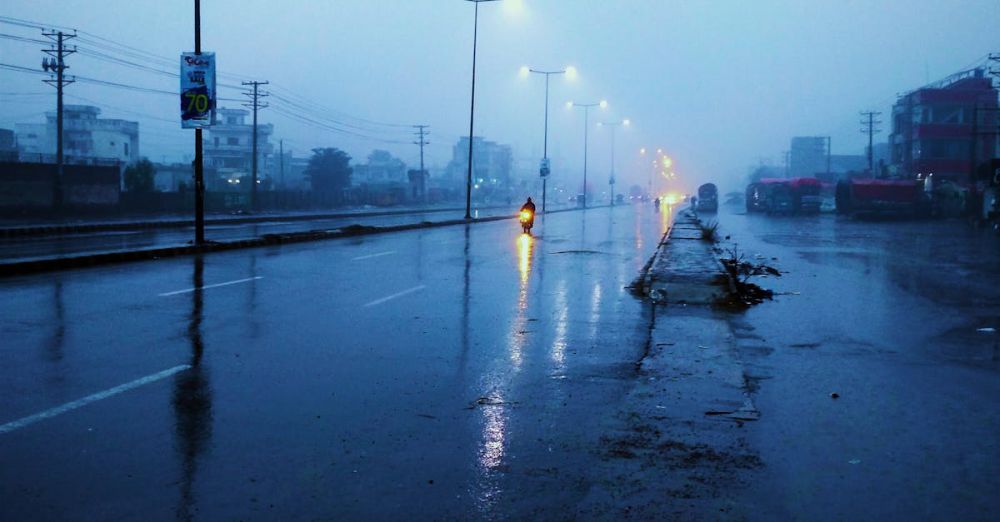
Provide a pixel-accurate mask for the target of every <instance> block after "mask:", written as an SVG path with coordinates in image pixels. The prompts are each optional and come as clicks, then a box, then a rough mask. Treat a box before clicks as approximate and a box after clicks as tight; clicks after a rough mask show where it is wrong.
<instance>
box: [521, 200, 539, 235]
mask: <svg viewBox="0 0 1000 522" xmlns="http://www.w3.org/2000/svg"><path fill="white" fill-rule="evenodd" d="M518 214H519V215H520V221H521V228H522V229H523V230H524V233H525V234H530V233H531V227H533V226H535V203H534V202H532V201H531V198H528V201H526V202H525V203H524V205H521V210H520V212H519V213H518Z"/></svg>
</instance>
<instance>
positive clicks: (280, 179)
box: [278, 139, 285, 190]
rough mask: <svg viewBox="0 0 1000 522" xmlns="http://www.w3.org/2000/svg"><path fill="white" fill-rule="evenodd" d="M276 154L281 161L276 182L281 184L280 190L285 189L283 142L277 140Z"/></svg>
mask: <svg viewBox="0 0 1000 522" xmlns="http://www.w3.org/2000/svg"><path fill="white" fill-rule="evenodd" d="M278 154H279V155H280V157H281V159H280V160H279V163H278V172H279V174H278V182H279V183H281V189H282V190H284V189H285V140H284V139H282V140H278Z"/></svg>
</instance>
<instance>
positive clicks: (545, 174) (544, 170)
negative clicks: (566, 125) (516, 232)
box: [522, 67, 576, 214]
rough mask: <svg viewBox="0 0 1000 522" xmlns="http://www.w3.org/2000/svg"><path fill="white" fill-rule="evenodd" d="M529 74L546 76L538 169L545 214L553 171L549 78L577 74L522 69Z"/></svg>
mask: <svg viewBox="0 0 1000 522" xmlns="http://www.w3.org/2000/svg"><path fill="white" fill-rule="evenodd" d="M523 72H527V73H528V74H541V75H544V76H545V133H544V136H545V137H544V145H543V147H542V165H541V167H540V168H539V169H538V173H539V175H541V178H542V213H543V214H544V213H545V200H546V189H547V182H548V178H549V173H551V169H550V168H549V77H550V76H552V75H553V74H566V75H567V76H570V77H572V76H573V75H575V73H576V69H574V68H573V67H567V68H565V69H561V70H558V71H540V70H536V69H531V68H528V67H523V68H522V73H523Z"/></svg>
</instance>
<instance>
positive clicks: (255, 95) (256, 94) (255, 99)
mask: <svg viewBox="0 0 1000 522" xmlns="http://www.w3.org/2000/svg"><path fill="white" fill-rule="evenodd" d="M267 84H268V82H258V81H252V82H243V85H246V86H249V87H253V91H251V92H245V93H243V95H244V96H247V97H249V98H250V103H244V104H243V106H244V107H247V108H250V109H252V110H253V162H252V165H253V167H252V168H253V178H252V179H251V180H250V208H251V209H253V210H254V211H255V212H256V211H257V210H258V208H257V111H258V110H259V109H266V108H267V103H262V102H261V101H260V99H261V98H266V97H268V96H270V95H269V94H268V93H266V92H260V90H259V87H260V86H261V85H267Z"/></svg>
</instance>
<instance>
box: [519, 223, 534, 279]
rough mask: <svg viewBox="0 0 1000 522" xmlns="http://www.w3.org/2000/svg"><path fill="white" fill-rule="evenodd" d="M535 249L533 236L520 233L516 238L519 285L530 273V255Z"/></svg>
mask: <svg viewBox="0 0 1000 522" xmlns="http://www.w3.org/2000/svg"><path fill="white" fill-rule="evenodd" d="M534 249H535V238H533V237H532V236H530V235H528V234H521V235H520V236H518V238H517V259H518V264H517V268H518V271H520V273H521V287H522V288H524V286H525V285H526V284H527V282H528V276H529V275H531V255H532V254H533V253H534Z"/></svg>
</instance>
